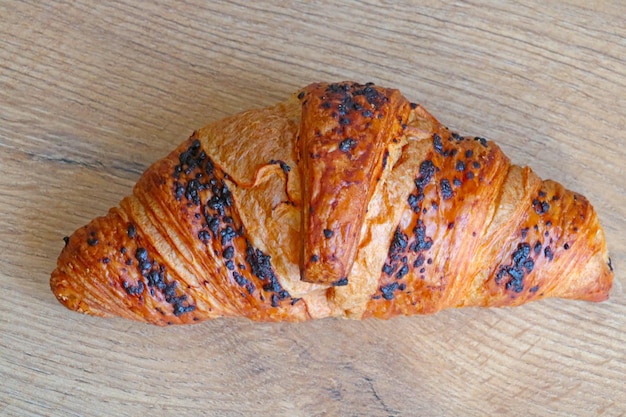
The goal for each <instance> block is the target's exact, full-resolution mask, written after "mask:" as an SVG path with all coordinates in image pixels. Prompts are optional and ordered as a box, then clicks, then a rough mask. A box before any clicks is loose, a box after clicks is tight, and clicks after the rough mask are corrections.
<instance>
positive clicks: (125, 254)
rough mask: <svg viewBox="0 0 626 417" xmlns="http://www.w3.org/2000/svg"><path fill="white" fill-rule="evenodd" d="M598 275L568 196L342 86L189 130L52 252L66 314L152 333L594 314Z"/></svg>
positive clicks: (406, 108) (601, 251)
mask: <svg viewBox="0 0 626 417" xmlns="http://www.w3.org/2000/svg"><path fill="white" fill-rule="evenodd" d="M325 103H328V104H325ZM368 110H369V111H368ZM378 115H380V118H379V116H378ZM342 118H348V119H349V122H346V121H342V120H343V119H342ZM318 132H319V133H318ZM348 139H350V140H348ZM325 230H328V232H326V234H325V233H324V231H325ZM330 232H332V233H330ZM314 256H317V257H318V259H317V261H316V262H312V261H311V258H312V257H314ZM612 280H613V273H612V268H611V267H610V261H609V259H608V254H607V250H606V243H605V241H604V235H603V232H602V229H601V227H600V224H599V221H598V219H597V216H596V215H595V212H594V211H593V208H592V207H591V205H590V204H589V202H588V201H587V200H586V199H585V198H584V197H583V196H581V195H579V194H576V193H574V192H571V191H568V190H566V189H564V188H563V187H562V186H561V185H559V184H557V183H555V182H553V181H541V179H539V178H538V177H537V176H536V175H535V174H534V173H533V172H532V171H531V170H530V169H529V168H521V167H518V166H515V165H511V164H510V161H509V160H508V158H507V157H506V156H505V155H504V154H503V153H502V151H501V150H500V149H499V148H498V147H497V146H496V145H495V144H493V143H492V142H489V141H487V140H485V139H483V138H475V137H462V136H459V135H457V134H456V133H453V132H450V131H449V130H448V129H446V128H445V127H444V126H442V125H441V124H439V122H437V120H436V119H435V118H434V117H432V116H431V115H430V114H429V113H428V112H427V111H426V110H425V109H423V108H422V107H421V106H418V105H414V104H410V103H409V102H408V101H407V100H406V99H404V98H403V97H402V96H401V95H400V93H399V92H397V91H396V90H388V89H382V88H378V87H375V86H372V85H369V84H367V85H359V84H356V83H347V82H346V83H338V84H321V83H318V84H313V85H311V86H309V87H306V88H305V89H303V90H301V92H300V94H297V95H294V96H293V97H291V98H290V99H288V100H287V101H285V102H284V103H280V104H278V105H276V106H273V107H270V108H266V109H259V110H250V111H247V112H244V113H242V114H239V115H236V116H232V117H230V118H227V119H224V120H221V121H218V122H216V123H213V124H211V125H209V126H207V127H205V128H203V129H201V130H199V131H197V132H195V133H194V134H193V135H192V137H191V138H190V139H189V140H188V141H186V142H185V143H183V144H181V145H180V146H179V147H178V148H177V149H176V150H174V151H173V152H172V153H171V154H170V155H168V156H167V157H166V158H164V159H162V160H160V161H158V162H156V163H155V164H153V165H152V166H151V167H150V168H149V169H148V170H147V171H146V172H145V173H144V175H143V176H142V177H141V178H140V180H139V182H138V183H137V185H136V186H135V188H134V191H133V195H131V196H129V197H126V198H125V199H124V200H122V202H121V203H120V207H118V208H113V209H111V210H110V211H109V213H108V214H107V216H105V217H100V218H97V219H94V220H93V221H92V222H90V223H89V224H88V225H87V226H85V227H83V228H80V229H79V230H77V231H76V232H75V233H74V234H73V235H72V236H71V237H70V238H69V239H68V240H67V244H66V247H65V248H64V249H63V251H62V252H61V255H60V257H59V260H58V264H57V268H56V270H55V271H54V272H53V273H52V278H51V287H52V290H53V292H54V293H55V295H56V296H57V298H58V299H59V301H61V302H62V303H63V304H64V305H66V306H67V307H68V308H70V309H72V310H76V311H79V312H83V313H88V314H92V315H97V316H104V317H109V316H121V317H125V318H128V319H133V320H141V321H146V322H150V323H154V324H158V325H166V324H182V323H193V322H197V321H202V320H206V319H211V318H216V317H221V316H243V317H248V318H250V319H253V320H261V321H281V320H289V321H300V320H307V319H313V318H321V317H329V316H342V317H349V318H357V319H358V318H366V317H378V318H390V317H393V316H396V315H411V314H425V313H433V312H436V311H439V310H442V309H445V308H452V307H463V306H483V307H487V306H514V305H520V304H523V303H525V302H528V301H531V300H536V299H541V298H544V297H563V298H571V299H581V300H589V301H602V300H604V299H606V298H607V297H608V293H609V291H610V288H611V284H612ZM305 281H311V282H313V283H311V282H305ZM333 284H335V285H333ZM336 284H341V285H339V286H337V285H336Z"/></svg>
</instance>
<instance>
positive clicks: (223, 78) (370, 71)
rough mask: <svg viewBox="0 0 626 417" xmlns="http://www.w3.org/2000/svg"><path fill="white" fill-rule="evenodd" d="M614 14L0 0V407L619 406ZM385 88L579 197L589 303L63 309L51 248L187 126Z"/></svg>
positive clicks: (621, 363) (545, 7)
mask: <svg viewBox="0 0 626 417" xmlns="http://www.w3.org/2000/svg"><path fill="white" fill-rule="evenodd" d="M624 15H626V6H624V2H622V1H619V0H614V1H602V2H599V1H598V2H588V1H579V0H568V1H559V2H545V1H538V0H521V1H517V2H500V1H496V0H484V1H443V2H440V1H427V2H415V3H414V4H409V3H403V4H400V3H398V2H387V1H385V2H383V1H380V2H376V1H373V0H368V1H361V2H357V1H347V2H336V3H335V2H327V1H320V2H298V3H292V4H291V5H290V6H286V5H285V4H284V2H280V1H276V2H270V1H262V2H250V4H249V3H248V2H244V1H233V2H217V1H216V2H213V1H212V2H203V1H199V0H198V1H188V2H166V1H156V2H143V3H139V2H135V1H130V0H116V1H110V2H96V1H90V0H79V1H72V2H70V1H43V2H40V1H7V0H0V174H1V175H0V213H2V215H1V216H0V254H1V255H0V285H1V288H2V291H1V292H0V333H1V334H2V339H1V340H0V380H2V384H1V385H0V415H6V416H31V415H32V416H38V415H46V416H111V415H115V416H137V415H153V416H160V415H172V414H176V415H182V416H187V415H188V416H197V415H207V416H248V415H250V416H257V415H275V416H432V415H438V416H460V415H462V416H483V415H512V416H514V415H515V416H516V415H540V416H547V415H550V416H552V415H554V416H572V415H581V416H595V415H599V416H619V415H626V400H624V393H625V392H626V382H625V378H624V375H626V295H625V294H624V283H625V282H626V272H624V271H626V233H625V232H626V186H625V185H624V181H623V176H624V174H625V171H624V160H625V158H626V133H625V132H626V110H625V109H626V60H625V58H624V57H626V26H625V25H624V21H623V16H624ZM344 79H354V80H359V81H362V82H365V81H374V82H376V83H378V84H381V85H385V86H390V87H396V88H399V89H400V90H401V91H402V92H403V93H404V94H405V95H406V96H407V97H408V98H409V99H411V100H414V101H417V102H420V103H421V104H423V105H424V106H425V107H426V108H427V109H429V111H431V112H432V113H433V114H434V115H435V116H436V117H438V118H439V119H440V120H441V121H442V122H443V123H445V124H447V125H448V126H449V127H450V128H453V129H455V130H458V131H460V132H463V133H466V134H473V135H481V136H486V137H488V138H490V139H492V140H494V141H496V142H497V143H498V144H500V145H501V147H502V148H503V149H504V151H505V152H506V153H507V154H508V155H509V156H510V157H511V159H512V160H513V161H514V162H515V163H518V164H522V165H524V164H528V165H531V166H532V167H533V168H534V169H535V171H536V172H537V173H538V174H539V175H540V176H542V177H544V178H553V179H555V180H558V181H559V182H561V183H563V184H564V185H565V186H566V187H568V188H570V189H573V190H575V191H578V192H580V193H581V194H584V195H586V196H587V197H588V198H589V199H590V200H591V202H592V203H593V204H594V206H595V207H596V209H597V211H598V214H599V216H600V219H601V220H602V223H603V225H604V227H605V231H606V235H607V241H608V245H609V250H610V252H611V256H612V259H613V264H614V266H615V268H616V282H615V286H614V289H613V291H612V294H611V299H610V300H609V301H608V302H606V303H601V304H589V303H583V302H571V301H562V300H549V301H542V302H538V303H533V304H529V305H526V306H523V307H519V308H515V309H491V310H481V309H464V310H458V311H445V312H442V313H439V314H436V315H433V316H427V317H413V318H398V319H394V320H391V321H388V322H383V321H376V320H367V321H362V322H354V321H341V320H321V321H316V322H310V323H301V324H254V323H251V322H249V321H246V320H217V321H214V322H209V323H205V324H200V325H197V326H188V327H177V328H156V327H150V326H147V325H142V324H138V323H131V322H127V321H124V320H103V319H97V318H91V317H84V316H81V315H78V314H75V313H72V312H70V311H66V310H65V309H64V308H63V307H62V306H61V305H59V304H58V303H57V301H56V300H55V299H54V297H53V295H52V293H51V292H50V290H49V288H48V279H49V274H50V272H51V271H52V270H53V268H54V265H55V262H56V257H57V255H58V253H59V251H60V249H61V247H62V245H63V241H62V239H61V238H62V237H63V236H64V235H67V234H69V233H71V232H72V231H73V230H75V229H76V228H77V227H79V226H81V225H83V224H85V223H86V222H87V221H88V220H90V219H91V218H93V217H95V216H97V215H100V214H103V213H105V212H106V210H107V209H108V208H109V207H110V206H113V205H115V204H117V202H118V201H119V200H120V199H121V197H123V196H124V195H126V194H128V193H129V192H130V190H131V187H132V185H133V184H134V182H135V181H136V180H137V178H138V177H139V175H140V174H141V172H142V171H143V170H144V169H145V168H146V167H147V166H148V165H149V164H150V163H151V162H152V161H154V160H155V159H157V158H160V157H162V156H163V155H165V154H166V153H167V152H168V151H169V150H171V149H172V148H173V147H175V146H176V145H177V144H178V143H179V142H181V141H182V140H184V139H186V138H187V137H188V135H189V134H190V133H191V132H192V131H193V130H194V129H196V128H199V127H201V126H203V125H204V124H206V123H207V122H210V121H212V120H216V119H218V118H221V117H223V116H226V115H228V114H232V113H235V112H238V111H241V110H244V109H247V108H251V107H258V106H265V105H269V104H272V103H274V102H275V101H278V100H281V99H283V98H284V97H286V96H287V95H288V94H291V93H292V92H293V91H294V90H295V89H296V88H299V87H301V86H304V85H306V84H308V83H309V82H312V81H319V80H328V81H337V80H344Z"/></svg>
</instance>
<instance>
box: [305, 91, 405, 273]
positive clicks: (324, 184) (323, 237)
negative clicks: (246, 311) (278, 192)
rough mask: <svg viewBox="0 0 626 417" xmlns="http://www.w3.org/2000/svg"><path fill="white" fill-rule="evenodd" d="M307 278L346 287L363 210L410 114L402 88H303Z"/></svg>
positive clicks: (363, 214) (359, 231)
mask: <svg viewBox="0 0 626 417" xmlns="http://www.w3.org/2000/svg"><path fill="white" fill-rule="evenodd" d="M299 97H300V98H301V100H302V115H303V117H302V120H301V127H300V134H299V144H300V146H299V148H300V168H301V170H302V192H303V204H302V235H303V238H304V245H303V246H302V255H301V265H302V280H304V281H307V282H316V283H322V284H332V283H335V284H336V285H346V284H347V282H348V275H349V274H350V270H351V269H352V264H353V263H354V258H355V256H356V250H357V244H358V237H359V235H360V233H361V229H362V226H363V220H364V218H365V209H366V208H367V203H368V202H369V201H370V199H371V197H372V194H373V193H374V189H375V187H376V184H377V183H378V182H379V181H380V180H381V176H382V172H383V170H384V169H385V168H386V167H387V163H388V159H389V155H390V152H392V149H390V148H391V147H392V146H393V145H394V144H396V147H399V143H400V136H401V135H402V133H403V126H404V125H405V123H406V121H407V118H408V115H409V110H410V109H409V103H408V101H407V100H406V99H405V98H404V97H403V96H402V95H401V94H400V93H399V92H398V91H397V90H390V89H383V88H380V87H376V86H373V85H370V84H367V85H361V84H356V83H349V82H344V83H337V84H326V83H318V84H313V85H310V86H308V87H307V88H305V89H304V90H302V92H301V93H300V95H299Z"/></svg>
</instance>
